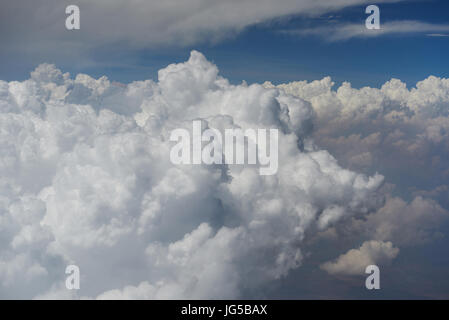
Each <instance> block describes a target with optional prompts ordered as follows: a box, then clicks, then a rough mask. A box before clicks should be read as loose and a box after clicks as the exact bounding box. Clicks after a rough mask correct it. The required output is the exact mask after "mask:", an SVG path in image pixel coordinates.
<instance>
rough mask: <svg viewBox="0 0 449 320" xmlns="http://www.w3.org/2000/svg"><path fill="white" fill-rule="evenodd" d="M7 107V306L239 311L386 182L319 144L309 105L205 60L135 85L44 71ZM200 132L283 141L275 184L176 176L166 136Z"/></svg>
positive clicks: (206, 174)
mask: <svg viewBox="0 0 449 320" xmlns="http://www.w3.org/2000/svg"><path fill="white" fill-rule="evenodd" d="M0 108H1V113H0V124H1V127H2V130H1V131H0V150H2V153H1V161H0V173H1V175H0V177H1V178H0V188H1V192H0V194H1V197H0V231H1V232H0V234H1V237H2V241H1V242H0V243H1V245H0V286H1V290H0V293H1V295H2V297H19V298H31V297H36V298H51V297H58V296H60V297H61V298H74V297H85V298H96V297H99V298H105V297H106V298H107V297H119V298H236V297H239V296H240V295H241V294H242V288H257V287H258V286H260V285H263V284H265V283H267V282H268V281H272V280H275V279H279V278H281V277H284V276H285V275H286V274H288V272H289V271H290V270H292V269H294V268H297V267H298V266H300V265H301V263H302V260H303V254H302V251H301V246H302V240H303V239H304V238H305V237H306V236H307V233H313V232H314V230H316V229H317V228H318V227H320V228H321V229H323V228H326V227H327V226H331V225H333V224H335V223H338V222H339V221H340V220H342V219H347V218H348V217H351V216H354V215H358V214H362V213H366V212H371V211H373V210H375V209H376V208H377V207H378V200H377V199H376V197H377V196H376V190H377V189H378V188H379V186H380V185H381V183H382V181H383V177H382V176H381V175H378V174H375V175H372V176H366V175H363V174H358V173H356V172H353V171H350V170H346V169H343V168H342V167H341V166H340V165H338V163H337V161H336V160H335V159H334V158H333V157H332V155H331V154H330V153H329V152H327V151H325V150H320V149H319V148H317V147H316V146H315V145H314V144H313V142H312V141H311V140H310V135H311V133H312V127H313V126H312V120H313V114H314V113H313V110H312V108H311V105H310V103H308V102H306V101H304V100H302V99H300V98H298V97H294V96H292V95H288V94H286V93H285V92H284V91H283V90H279V89H274V88H272V89H267V88H265V87H263V86H262V85H258V84H254V85H250V86H248V85H246V84H241V85H231V84H230V83H229V82H228V81H227V80H226V79H224V78H222V77H221V76H219V75H218V69H217V67H216V66H214V65H213V64H211V63H210V62H208V61H207V60H206V59H205V57H204V56H203V55H202V54H200V53H199V52H196V51H193V52H192V53H191V56H190V58H189V60H188V61H187V62H185V63H180V64H173V65H169V66H168V67H166V68H165V69H162V70H160V71H159V80H158V81H157V82H154V81H150V80H148V81H138V82H133V83H131V84H129V85H126V86H117V85H114V84H112V83H111V82H110V81H109V80H108V79H107V78H106V77H101V78H99V79H93V78H91V77H90V76H88V75H77V76H76V77H75V79H72V78H71V77H70V76H69V75H68V74H64V73H62V72H61V71H59V70H57V69H56V68H55V67H54V66H52V65H48V64H44V65H41V66H39V67H38V68H37V69H36V70H35V71H33V72H32V74H31V79H29V80H26V81H23V82H15V81H13V82H4V81H1V82H0ZM194 119H202V120H203V121H204V123H205V124H207V125H211V126H213V127H215V128H218V129H220V130H222V129H223V128H229V127H236V126H239V127H241V128H243V129H245V128H277V129H279V153H280V156H279V159H280V163H279V171H278V174H277V175H274V176H264V177H262V176H260V175H259V174H258V168H257V167H254V166H242V165H231V166H226V165H221V166H207V165H197V166H196V165H192V166H188V165H187V166H175V165H173V164H172V163H171V162H170V157H169V153H170V147H171V145H170V143H169V139H168V138H169V135H170V132H171V130H172V129H174V128H178V127H185V128H191V123H192V120H194ZM335 208H338V210H336V209H335ZM68 264H75V265H78V266H79V268H80V271H81V291H80V293H79V294H77V295H76V296H73V295H71V294H66V293H62V292H63V291H64V289H63V284H64V281H65V279H64V277H65V273H64V271H65V266H66V265H68Z"/></svg>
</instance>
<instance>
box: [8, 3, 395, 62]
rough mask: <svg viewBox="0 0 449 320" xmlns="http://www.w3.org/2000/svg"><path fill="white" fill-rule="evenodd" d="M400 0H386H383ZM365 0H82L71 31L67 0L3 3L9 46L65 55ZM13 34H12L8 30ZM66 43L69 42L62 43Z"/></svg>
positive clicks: (178, 41)
mask: <svg viewBox="0 0 449 320" xmlns="http://www.w3.org/2000/svg"><path fill="white" fill-rule="evenodd" d="M396 1H398V0H380V1H378V3H385V2H396ZM364 3H365V1H364V0H334V1H331V2H330V1H325V0H314V1H310V0H239V1H220V0H182V1H181V0H178V1H168V2H167V1H155V0H150V1H138V0H131V1H127V2H126V3H123V2H122V1H117V0H114V1H111V0H109V1H88V0H77V1H74V2H72V3H71V4H76V5H78V6H79V8H80V12H81V29H80V31H77V32H71V31H68V30H66V29H65V19H66V17H67V15H66V14H65V7H66V6H67V4H66V3H61V2H60V1H56V0H49V1H45V2H43V3H41V4H40V5H39V7H36V6H35V5H34V3H33V1H30V0H16V1H14V2H11V3H8V4H6V3H5V4H4V5H3V6H2V15H1V18H2V19H1V21H2V22H1V23H2V24H1V26H2V28H1V30H3V31H2V32H3V33H5V37H4V39H6V40H7V41H8V43H9V46H8V47H9V48H8V49H13V45H16V46H17V47H14V48H15V49H17V48H20V46H21V43H22V41H24V40H25V41H26V40H36V39H39V43H38V44H36V45H35V46H33V47H30V46H27V49H28V50H32V51H36V52H40V51H42V50H46V47H49V46H51V47H52V49H55V48H54V47H53V46H52V43H55V42H57V43H58V47H59V48H63V49H62V50H64V52H63V53H64V54H68V55H71V54H73V53H74V52H76V53H78V52H79V51H80V50H81V51H82V50H85V49H88V48H89V47H92V46H98V45H108V44H117V43H118V44H122V43H125V44H126V45H127V46H129V47H133V48H135V47H137V48H147V47H154V46H156V45H191V44H196V43H198V42H204V41H208V42H210V41H217V40H220V39H223V38H225V37H229V36H232V35H233V34H236V33H238V32H240V31H242V30H243V29H244V28H245V27H247V26H250V25H254V24H257V23H261V22H265V21H269V20H271V19H275V18H279V17H283V16H289V15H294V14H303V15H310V14H315V15H316V14H323V13H326V12H332V11H335V10H339V9H342V8H345V7H349V6H354V5H359V4H364ZM6 33H7V34H6ZM61 44H64V45H63V46H61Z"/></svg>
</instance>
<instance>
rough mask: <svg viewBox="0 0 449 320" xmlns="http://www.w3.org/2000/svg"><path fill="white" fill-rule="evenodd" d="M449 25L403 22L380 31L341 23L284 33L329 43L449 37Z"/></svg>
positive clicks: (383, 24) (389, 24)
mask: <svg viewBox="0 0 449 320" xmlns="http://www.w3.org/2000/svg"><path fill="white" fill-rule="evenodd" d="M445 32H449V24H432V23H427V22H422V21H416V20H402V21H392V22H386V23H381V25H380V29H371V30H370V29H367V28H366V27H365V24H364V23H339V24H332V25H327V26H320V27H313V28H305V29H295V30H284V31H282V33H285V34H290V35H293V36H318V37H322V38H324V39H325V40H327V41H331V42H335V41H345V40H349V39H353V38H371V37H379V36H384V35H393V34H402V35H403V34H417V33H423V34H426V35H427V36H433V37H444V36H448V35H447V34H446V33H445Z"/></svg>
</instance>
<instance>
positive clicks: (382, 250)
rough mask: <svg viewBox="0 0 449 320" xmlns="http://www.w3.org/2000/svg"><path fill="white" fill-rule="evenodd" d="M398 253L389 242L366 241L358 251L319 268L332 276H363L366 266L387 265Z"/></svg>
mask: <svg viewBox="0 0 449 320" xmlns="http://www.w3.org/2000/svg"><path fill="white" fill-rule="evenodd" d="M398 253H399V249H398V248H395V247H393V244H392V243H391V242H382V241H366V242H364V243H363V244H362V245H361V246H360V248H359V249H351V250H349V251H348V252H346V253H345V254H342V255H341V256H339V257H338V258H337V259H335V261H330V262H326V263H324V264H322V265H321V266H320V267H321V268H322V269H323V270H325V271H326V272H328V273H329V274H332V275H363V274H364V272H365V268H366V267H367V266H369V265H372V264H374V265H383V264H386V263H389V262H390V261H391V260H393V259H394V258H395V257H396V256H397V255H398Z"/></svg>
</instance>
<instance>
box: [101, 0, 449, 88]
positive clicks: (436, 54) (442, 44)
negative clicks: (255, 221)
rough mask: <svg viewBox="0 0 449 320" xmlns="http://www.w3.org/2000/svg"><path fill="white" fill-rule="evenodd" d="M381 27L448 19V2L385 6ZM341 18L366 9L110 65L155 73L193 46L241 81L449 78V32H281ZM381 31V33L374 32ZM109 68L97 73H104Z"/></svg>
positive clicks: (126, 74)
mask: <svg viewBox="0 0 449 320" xmlns="http://www.w3.org/2000/svg"><path fill="white" fill-rule="evenodd" d="M379 7H380V10H381V25H382V23H383V22H388V21H392V20H421V21H425V22H429V23H438V24H440V23H441V24H443V23H449V2H448V1H444V0H443V1H441V0H440V1H424V2H419V1H413V2H404V3H393V4H382V5H380V6H379ZM331 15H334V16H335V15H337V16H338V18H334V19H333V20H334V21H335V20H338V21H339V22H352V23H360V24H362V25H363V24H364V22H365V19H366V17H367V16H368V15H367V14H365V6H356V7H351V8H347V9H343V10H341V11H338V12H335V13H332V14H325V15H323V16H322V17H317V18H304V17H290V18H288V19H286V18H281V19H276V20H274V21H271V22H268V23H262V24H259V25H256V26H251V27H248V28H247V30H245V31H244V32H242V33H241V34H239V35H237V36H235V37H234V38H232V39H229V40H225V41H223V42H220V43H218V44H215V45H210V44H207V45H204V44H203V45H200V46H189V47H187V48H174V49H166V50H161V51H154V50H146V51H144V52H142V53H141V54H140V55H139V60H138V63H137V64H138V66H139V67H143V68H145V69H146V70H144V71H143V74H142V70H139V68H137V69H133V68H130V69H126V68H124V69H121V70H120V71H119V70H111V71H109V74H110V75H111V77H113V78H115V77H118V78H117V80H118V81H127V80H130V79H136V78H141V79H145V78H146V77H148V76H150V77H152V78H154V77H155V72H156V70H158V69H159V68H161V67H163V66H164V65H166V64H168V63H171V62H173V61H183V60H185V59H186V57H187V56H188V53H189V51H190V50H191V49H197V50H199V51H201V52H203V53H204V54H205V55H206V56H207V57H208V59H210V60H212V61H213V62H215V63H216V64H217V65H218V66H219V68H220V71H221V74H222V75H224V76H225V77H227V78H228V79H230V80H232V81H233V82H236V83H238V82H240V81H241V80H245V81H247V82H264V81H265V80H270V81H272V82H273V83H285V82H290V81H295V80H316V79H321V78H323V77H325V76H331V77H332V79H333V80H334V81H336V82H337V84H338V83H340V82H342V81H349V82H351V84H352V85H353V86H354V87H362V86H375V87H378V86H380V85H382V84H383V83H384V82H386V81H388V80H390V79H391V78H399V79H401V80H402V81H404V82H406V83H407V85H408V86H412V85H414V84H415V83H416V82H417V81H420V80H423V79H424V78H426V77H427V76H429V75H435V76H439V77H449V59H447V55H448V53H449V37H430V36H427V35H426V33H418V32H416V33H415V32H413V33H409V34H405V35H404V34H399V35H396V34H395V35H386V36H380V37H377V38H362V39H359V38H354V39H349V40H347V41H338V42H328V41H325V40H324V41H323V39H322V38H318V37H315V36H308V37H298V36H290V35H285V34H281V33H279V30H284V29H290V28H300V27H301V26H305V25H312V26H317V25H322V24H330V23H329V20H327V19H326V18H327V17H329V16H331ZM374 32H375V31H374ZM104 72H105V71H104V70H96V73H98V75H100V74H102V73H104Z"/></svg>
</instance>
